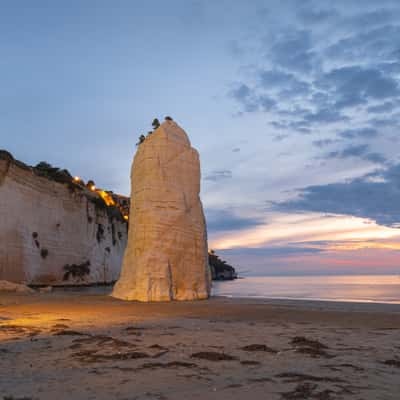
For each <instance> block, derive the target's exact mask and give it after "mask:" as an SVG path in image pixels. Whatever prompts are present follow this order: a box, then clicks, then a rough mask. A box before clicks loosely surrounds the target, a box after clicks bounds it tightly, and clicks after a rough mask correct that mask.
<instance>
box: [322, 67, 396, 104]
mask: <svg viewBox="0 0 400 400" xmlns="http://www.w3.org/2000/svg"><path fill="white" fill-rule="evenodd" d="M318 85H319V86H320V87H321V88H324V89H326V90H328V91H331V92H332V91H333V95H334V97H335V106H336V107H337V108H338V109H342V108H345V107H351V106H355V105H360V104H365V103H366V102H367V100H368V99H387V98H392V97H396V96H398V95H399V94H400V91H399V86H398V83H397V81H396V79H394V78H392V77H390V76H387V75H384V74H383V73H382V72H381V71H379V70H378V69H374V68H365V67H362V66H358V65H356V66H346V67H342V68H336V69H334V70H332V71H330V72H329V73H327V74H324V75H323V76H322V77H321V78H320V79H319V81H318Z"/></svg>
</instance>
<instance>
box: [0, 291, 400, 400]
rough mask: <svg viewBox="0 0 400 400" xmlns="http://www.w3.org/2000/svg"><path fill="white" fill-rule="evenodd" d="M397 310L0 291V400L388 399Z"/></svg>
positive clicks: (392, 393)
mask: <svg viewBox="0 0 400 400" xmlns="http://www.w3.org/2000/svg"><path fill="white" fill-rule="evenodd" d="M399 343H400V306H396V305H383V304H354V303H347V304H346V303H327V302H304V301H283V300H282V301H279V300H274V301H269V300H247V299H227V298H212V299H210V300H206V301H200V302H193V303H187V302H173V303H151V304H148V303H147V304H144V303H137V302H123V301H119V300H115V299H113V298H110V297H108V296H107V295H104V294H96V293H85V292H79V293H76V292H57V291H56V292H53V293H41V294H34V295H29V294H14V293H13V294H3V293H2V294H1V297H0V355H1V359H0V371H1V374H0V393H1V395H2V397H1V398H2V399H4V400H5V399H43V400H46V399H54V398H57V399H59V400H61V399H72V398H73V399H126V400H128V399H158V400H166V399H188V398H191V399H245V398H248V399H325V400H330V399H371V400H377V399H393V400H394V399H398V398H399V393H400V379H399V377H400V344H399Z"/></svg>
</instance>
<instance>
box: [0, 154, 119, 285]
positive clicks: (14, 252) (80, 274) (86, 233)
mask: <svg viewBox="0 0 400 400" xmlns="http://www.w3.org/2000/svg"><path fill="white" fill-rule="evenodd" d="M110 210H111V209H108V208H107V206H106V205H105V203H104V202H103V201H102V199H101V198H100V197H99V196H98V195H97V194H96V193H92V192H90V190H87V189H86V188H84V187H79V185H75V184H74V183H73V182H70V183H69V184H68V183H67V182H66V183H59V182H57V181H55V180H52V179H48V178H45V177H40V176H38V175H37V174H36V173H35V171H34V169H33V168H31V167H28V166H26V165H25V164H23V163H21V162H18V161H17V160H14V159H13V157H12V156H11V155H10V154H9V153H7V152H5V151H0V280H1V279H4V280H8V281H12V282H17V283H26V284H38V285H65V284H78V285H79V284H92V283H107V282H112V281H115V280H116V279H117V278H118V276H119V272H120V266H121V263H122V257H123V253H124V250H125V246H126V241H127V224H126V222H124V221H123V220H122V219H121V218H117V217H116V216H113V215H112V214H111V213H110Z"/></svg>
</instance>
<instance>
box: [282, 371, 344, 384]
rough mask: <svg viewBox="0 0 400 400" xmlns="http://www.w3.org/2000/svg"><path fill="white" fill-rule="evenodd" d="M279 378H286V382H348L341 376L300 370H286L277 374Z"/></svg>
mask: <svg viewBox="0 0 400 400" xmlns="http://www.w3.org/2000/svg"><path fill="white" fill-rule="evenodd" d="M275 376H276V377H277V378H282V379H285V380H284V382H285V383H293V382H304V381H313V382H331V383H343V382H346V381H345V380H343V379H341V378H335V377H330V376H315V375H308V374H301V373H298V372H284V373H282V374H278V375H275Z"/></svg>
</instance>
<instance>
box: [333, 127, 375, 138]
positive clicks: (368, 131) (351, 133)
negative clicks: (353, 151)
mask: <svg viewBox="0 0 400 400" xmlns="http://www.w3.org/2000/svg"><path fill="white" fill-rule="evenodd" d="M339 135H340V136H341V137H342V138H345V139H354V138H357V137H361V138H372V137H376V136H377V135H378V131H377V130H376V129H375V128H358V129H346V130H345V131H341V132H339Z"/></svg>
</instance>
